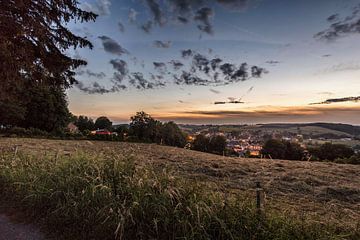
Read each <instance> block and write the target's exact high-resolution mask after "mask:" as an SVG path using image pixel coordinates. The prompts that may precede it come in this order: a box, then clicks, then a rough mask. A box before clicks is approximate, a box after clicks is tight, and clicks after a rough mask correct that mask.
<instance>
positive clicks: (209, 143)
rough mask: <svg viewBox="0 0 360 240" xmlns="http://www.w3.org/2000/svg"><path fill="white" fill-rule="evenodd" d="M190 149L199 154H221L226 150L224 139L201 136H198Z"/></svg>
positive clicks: (218, 136) (217, 136)
mask: <svg viewBox="0 0 360 240" xmlns="http://www.w3.org/2000/svg"><path fill="white" fill-rule="evenodd" d="M192 149H193V150H196V151H201V152H209V153H216V154H223V153H224V151H225V149H226V139H225V137H224V136H220V135H216V136H212V137H206V136H205V135H203V134H199V135H197V136H196V138H195V140H194V142H193V144H192Z"/></svg>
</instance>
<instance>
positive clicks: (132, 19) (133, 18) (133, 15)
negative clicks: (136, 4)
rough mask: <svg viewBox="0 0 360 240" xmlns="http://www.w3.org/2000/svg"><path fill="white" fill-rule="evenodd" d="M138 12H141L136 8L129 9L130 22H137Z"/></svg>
mask: <svg viewBox="0 0 360 240" xmlns="http://www.w3.org/2000/svg"><path fill="white" fill-rule="evenodd" d="M138 14H139V13H138V12H137V11H136V10H135V9H133V8H130V9H129V14H128V20H129V22H130V23H134V22H136V19H137V15H138Z"/></svg>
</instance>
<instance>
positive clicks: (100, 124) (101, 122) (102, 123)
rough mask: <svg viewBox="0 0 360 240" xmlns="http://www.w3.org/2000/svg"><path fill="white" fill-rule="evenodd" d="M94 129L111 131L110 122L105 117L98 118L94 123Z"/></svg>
mask: <svg viewBox="0 0 360 240" xmlns="http://www.w3.org/2000/svg"><path fill="white" fill-rule="evenodd" d="M95 129H107V130H111V129H112V122H111V121H110V120H109V119H108V118H107V117H105V116H102V117H99V118H97V119H96V121H95Z"/></svg>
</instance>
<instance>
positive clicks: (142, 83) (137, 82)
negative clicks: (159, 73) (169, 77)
mask: <svg viewBox="0 0 360 240" xmlns="http://www.w3.org/2000/svg"><path fill="white" fill-rule="evenodd" d="M129 78H130V80H129V83H130V84H131V85H132V86H134V87H135V88H137V89H139V90H146V89H154V88H157V87H163V86H165V83H164V82H160V81H156V82H151V81H148V80H147V79H145V77H144V75H143V74H142V73H140V72H135V73H131V74H130V75H129Z"/></svg>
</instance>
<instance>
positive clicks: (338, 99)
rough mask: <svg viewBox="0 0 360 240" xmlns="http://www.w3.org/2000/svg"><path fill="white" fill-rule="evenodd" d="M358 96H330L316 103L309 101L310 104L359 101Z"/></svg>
mask: <svg viewBox="0 0 360 240" xmlns="http://www.w3.org/2000/svg"><path fill="white" fill-rule="evenodd" d="M359 101H360V96H358V97H344V98H330V99H327V100H325V101H323V102H318V103H310V105H318V104H332V103H343V102H359Z"/></svg>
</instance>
